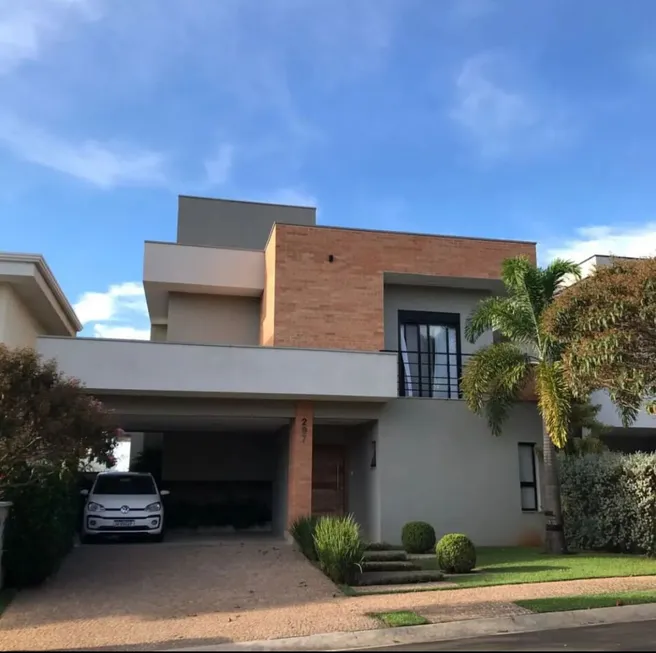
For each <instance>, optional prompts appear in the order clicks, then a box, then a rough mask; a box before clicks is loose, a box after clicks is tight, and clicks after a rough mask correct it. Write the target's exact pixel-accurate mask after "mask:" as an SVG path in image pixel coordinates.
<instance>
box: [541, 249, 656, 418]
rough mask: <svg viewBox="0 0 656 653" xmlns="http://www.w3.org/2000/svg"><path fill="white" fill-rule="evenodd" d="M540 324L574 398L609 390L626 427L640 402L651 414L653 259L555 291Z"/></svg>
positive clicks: (654, 402)
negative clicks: (558, 349) (556, 344)
mask: <svg viewBox="0 0 656 653" xmlns="http://www.w3.org/2000/svg"><path fill="white" fill-rule="evenodd" d="M544 326H545V331H546V332H547V333H548V334H549V337H550V338H552V339H557V340H559V341H560V342H561V343H562V345H563V353H562V360H563V369H564V373H565V376H566V378H567V380H568V382H569V384H570V385H571V387H572V388H573V390H574V392H575V393H576V395H577V396H579V397H585V396H588V395H589V394H590V393H591V392H594V391H596V390H606V391H608V393H609V395H610V398H611V400H612V401H613V403H614V404H615V406H616V407H617V410H618V412H619V413H620V416H621V417H622V421H623V423H624V425H625V426H629V425H630V424H631V423H632V422H633V421H635V419H636V417H637V416H638V413H639V411H640V410H641V408H642V407H643V405H645V404H646V407H647V410H648V411H649V412H651V413H652V414H654V415H656V258H642V259H620V258H617V259H614V260H613V261H612V262H611V264H610V265H609V266H603V267H600V268H599V269H597V270H596V271H595V273H594V274H593V275H591V276H589V277H586V278H585V279H583V280H581V281H580V282H578V283H576V284H574V285H572V286H571V287H569V288H567V289H566V290H564V291H563V292H562V293H560V295H559V297H558V299H557V301H555V302H554V303H553V304H552V305H551V306H550V307H549V309H548V310H547V311H546V313H545V317H544ZM654 425H656V419H655V420H654Z"/></svg>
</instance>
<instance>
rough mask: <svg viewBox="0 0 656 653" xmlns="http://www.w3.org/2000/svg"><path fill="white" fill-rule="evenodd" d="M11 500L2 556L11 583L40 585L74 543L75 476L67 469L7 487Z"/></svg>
mask: <svg viewBox="0 0 656 653" xmlns="http://www.w3.org/2000/svg"><path fill="white" fill-rule="evenodd" d="M3 498H4V499H6V500H7V501H12V502H13V505H12V507H11V508H10V510H9V518H8V519H7V524H6V526H5V532H4V549H5V550H4V554H3V558H2V562H3V567H4V571H5V582H6V584H7V586H9V587H17V588H18V587H29V586H32V585H38V584H39V583H42V582H43V581H44V580H46V579H47V578H48V577H49V576H50V575H52V574H53V573H54V572H55V571H57V569H58V568H59V565H60V563H61V561H62V560H63V558H64V557H65V556H66V554H67V553H68V552H69V551H70V550H71V548H72V546H73V538H74V536H75V531H76V528H77V521H78V515H79V513H78V502H79V493H78V491H77V483H76V479H75V477H74V476H73V475H72V474H68V473H64V472H62V473H61V474H54V473H50V474H48V475H43V477H41V478H37V479H35V480H34V479H33V480H32V482H30V483H27V484H25V485H22V486H21V485H18V484H17V485H14V486H12V487H8V488H7V489H6V491H5V496H4V497H3Z"/></svg>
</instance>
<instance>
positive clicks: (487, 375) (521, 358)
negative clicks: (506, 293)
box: [461, 342, 531, 435]
mask: <svg viewBox="0 0 656 653" xmlns="http://www.w3.org/2000/svg"><path fill="white" fill-rule="evenodd" d="M530 369H531V362H530V359H529V357H528V356H527V355H526V354H525V353H524V352H522V351H521V350H520V349H519V348H518V347H517V346H516V345H514V344H513V343H509V342H504V343H497V344H494V345H490V346H488V347H483V348H482V349H479V350H478V351H477V352H475V353H474V354H473V355H472V357H471V359H470V360H469V362H468V364H467V366H466V367H465V370H464V373H463V376H462V384H461V389H462V392H463V396H464V398H465V401H466V402H467V405H468V406H469V408H470V409H471V410H472V411H473V412H475V413H477V414H478V415H481V414H485V416H486V418H487V422H488V424H489V426H490V429H491V431H492V433H493V434H494V435H500V434H501V429H502V426H503V423H504V422H505V420H506V418H507V417H508V412H509V411H510V408H511V407H512V406H513V404H515V403H516V402H517V400H518V399H519V395H520V392H521V390H522V389H523V387H524V384H525V383H526V379H527V376H528V374H529V371H530Z"/></svg>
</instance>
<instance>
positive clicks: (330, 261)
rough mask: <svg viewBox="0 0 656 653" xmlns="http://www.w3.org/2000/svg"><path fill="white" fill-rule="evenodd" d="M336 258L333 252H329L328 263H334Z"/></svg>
mask: <svg viewBox="0 0 656 653" xmlns="http://www.w3.org/2000/svg"><path fill="white" fill-rule="evenodd" d="M334 260H335V257H334V256H333V255H332V254H328V263H332V262H333V261H334Z"/></svg>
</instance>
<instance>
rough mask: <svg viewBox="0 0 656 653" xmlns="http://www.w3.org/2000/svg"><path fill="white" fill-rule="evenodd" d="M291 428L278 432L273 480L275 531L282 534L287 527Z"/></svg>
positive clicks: (273, 525) (273, 524)
mask: <svg viewBox="0 0 656 653" xmlns="http://www.w3.org/2000/svg"><path fill="white" fill-rule="evenodd" d="M289 429H290V427H285V428H283V429H280V431H278V433H277V434H276V444H277V461H276V475H275V480H274V482H273V523H272V527H273V532H274V533H276V534H277V535H282V534H283V533H284V532H285V530H286V529H287V494H288V490H287V483H288V475H289Z"/></svg>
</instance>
